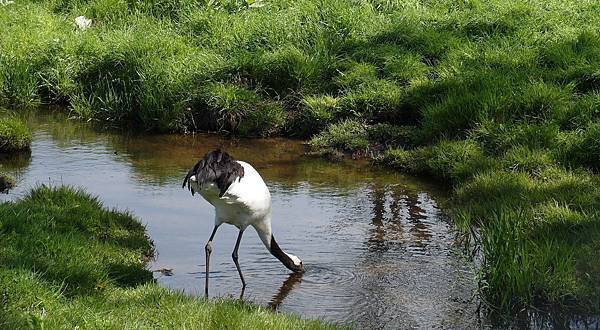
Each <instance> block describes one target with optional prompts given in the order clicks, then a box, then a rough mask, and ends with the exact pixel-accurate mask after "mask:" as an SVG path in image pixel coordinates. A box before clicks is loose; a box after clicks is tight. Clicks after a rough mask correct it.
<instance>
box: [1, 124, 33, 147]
mask: <svg viewBox="0 0 600 330" xmlns="http://www.w3.org/2000/svg"><path fill="white" fill-rule="evenodd" d="M30 146H31V132H30V131H29V128H27V126H25V124H24V123H23V122H22V121H21V120H19V119H17V118H0V152H14V151H19V150H23V149H29V148H30Z"/></svg>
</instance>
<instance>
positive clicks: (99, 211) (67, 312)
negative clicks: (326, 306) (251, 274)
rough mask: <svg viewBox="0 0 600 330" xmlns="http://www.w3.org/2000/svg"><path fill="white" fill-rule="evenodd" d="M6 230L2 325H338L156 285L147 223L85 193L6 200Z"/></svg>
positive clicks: (39, 192)
mask: <svg viewBox="0 0 600 330" xmlns="http://www.w3.org/2000/svg"><path fill="white" fill-rule="evenodd" d="M0 236H1V237H2V240H0V266H1V267H0V288H1V289H0V297H1V300H0V327H2V328H12V329H14V328H35V329H43V328H50V329H63V328H74V327H77V328H85V329H98V328H111V329H117V328H173V327H175V328H203V329H222V328H232V329H242V328H244V329H246V328H250V329H264V328H271V329H275V328H277V329H279V328H282V329H292V328H293V329H296V328H307V329H321V328H332V326H330V325H326V324H323V323H320V322H317V321H305V320H300V319H299V318H296V317H292V316H286V315H278V314H275V313H273V312H271V311H269V310H267V309H265V308H262V307H258V306H254V305H251V304H248V303H245V302H241V301H234V300H221V299H220V300H213V301H210V302H207V301H205V300H203V299H198V298H194V297H190V296H186V295H184V294H182V293H179V292H174V291H171V290H168V289H165V288H162V287H159V286H158V285H157V284H156V283H154V282H153V281H152V273H151V272H150V271H148V270H147V269H146V268H145V263H146V260H147V259H148V258H149V257H150V256H151V254H152V243H151V241H150V240H149V238H148V237H147V236H146V233H145V229H144V227H143V226H142V225H141V224H140V222H139V221H138V220H137V219H135V218H134V217H133V216H132V215H130V214H128V213H122V212H117V211H109V210H107V209H105V208H103V207H102V205H101V204H100V202H99V201H98V200H97V199H96V198H93V197H90V196H89V195H87V194H86V193H84V192H82V191H80V190H76V189H72V188H68V187H57V188H49V187H46V186H41V187H38V188H35V189H34V190H32V191H31V192H30V193H29V194H28V195H27V196H25V197H24V198H23V199H21V200H19V201H16V202H6V203H3V204H0Z"/></svg>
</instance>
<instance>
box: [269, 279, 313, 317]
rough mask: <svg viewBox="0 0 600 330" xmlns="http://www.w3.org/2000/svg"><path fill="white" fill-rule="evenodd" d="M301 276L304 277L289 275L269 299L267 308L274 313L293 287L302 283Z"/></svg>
mask: <svg viewBox="0 0 600 330" xmlns="http://www.w3.org/2000/svg"><path fill="white" fill-rule="evenodd" d="M302 275H304V273H291V274H290V275H289V276H288V278H287V279H286V280H285V281H283V284H281V287H280V288H279V290H277V293H276V294H275V295H274V296H273V298H271V301H269V303H268V304H267V306H268V307H269V308H270V309H272V310H274V311H276V310H277V309H278V308H279V306H280V305H281V303H282V302H283V301H284V300H285V298H286V297H287V296H288V295H289V294H290V292H291V291H292V290H293V289H294V287H295V286H296V285H297V284H298V283H300V282H301V281H302Z"/></svg>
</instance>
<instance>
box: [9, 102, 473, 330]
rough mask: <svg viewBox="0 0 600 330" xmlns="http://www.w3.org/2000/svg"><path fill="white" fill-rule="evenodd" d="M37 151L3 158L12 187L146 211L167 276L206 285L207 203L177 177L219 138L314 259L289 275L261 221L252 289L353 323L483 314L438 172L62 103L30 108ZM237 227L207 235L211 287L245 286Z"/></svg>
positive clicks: (288, 242) (413, 324) (248, 254)
mask: <svg viewBox="0 0 600 330" xmlns="http://www.w3.org/2000/svg"><path fill="white" fill-rule="evenodd" d="M28 121H29V123H30V126H31V127H32V128H33V131H34V141H33V145H32V152H31V156H30V157H29V155H20V156H18V157H12V158H5V159H0V164H2V167H1V168H0V169H2V170H5V171H7V172H9V173H11V174H13V175H14V176H15V177H16V179H17V184H18V187H17V188H16V189H14V190H13V191H11V192H10V193H9V194H8V195H1V196H0V201H4V200H14V199H16V198H19V197H20V196H22V195H23V194H25V193H26V192H27V191H29V190H30V189H31V188H32V187H34V186H35V185H38V184H43V183H45V184H52V185H58V184H69V185H75V186H83V187H85V188H86V189H87V190H88V191H89V192H91V193H92V194H95V195H98V196H100V198H101V200H102V201H103V202H104V203H105V205H107V206H110V207H116V208H118V209H128V210H131V211H132V212H133V213H134V214H135V215H136V216H138V217H139V218H140V219H141V221H142V222H143V223H145V224H146V225H147V229H148V232H149V234H150V237H151V238H152V239H153V240H154V243H155V245H156V251H157V252H158V254H157V258H156V261H155V262H153V263H152V264H151V265H149V267H150V269H152V270H158V269H172V275H171V276H166V275H164V274H163V273H161V272H155V277H156V278H157V280H158V282H159V283H160V284H162V285H164V286H167V287H170V288H174V289H179V290H183V291H185V292H187V293H189V294H192V295H202V294H203V290H204V282H203V279H204V272H203V270H204V244H205V243H206V240H207V239H208V237H209V235H210V232H211V230H212V226H213V216H214V213H213V209H212V206H211V205H210V204H208V203H207V202H205V201H204V200H202V199H201V197H199V196H198V195H196V196H195V197H192V196H191V195H190V193H189V192H188V191H187V190H184V189H181V181H182V178H183V177H184V175H185V173H186V172H187V170H188V169H189V168H190V167H191V166H192V165H193V164H194V163H195V162H196V161H197V159H198V158H199V157H201V156H202V155H203V154H204V153H205V152H207V151H209V150H211V149H214V148H217V147H221V148H223V149H225V150H226V151H228V152H229V153H231V154H232V155H233V156H234V157H236V158H238V159H242V160H245V161H248V162H249V163H251V164H253V165H254V166H255V167H256V168H257V169H258V171H259V172H260V173H261V175H262V176H263V178H264V179H265V182H267V184H268V186H269V188H270V190H271V194H272V196H273V232H274V235H275V236H276V238H277V241H278V242H279V244H280V245H281V246H282V248H283V249H284V250H285V251H287V252H289V253H292V254H295V255H298V256H299V257H300V258H301V259H302V260H303V262H304V265H305V267H306V273H305V274H304V275H302V276H297V275H290V273H289V271H288V270H287V269H286V268H284V267H283V266H282V265H281V264H280V263H279V262H278V261H277V260H276V259H275V258H273V257H272V256H271V255H270V254H269V253H268V252H267V251H266V249H265V248H264V246H263V245H262V243H261V242H260V240H259V238H258V236H257V235H256V233H255V232H254V231H253V230H251V229H250V230H248V231H247V232H246V234H245V235H244V238H243V240H242V244H241V247H240V264H241V267H242V270H243V272H244V275H245V277H246V281H247V283H248V287H247V288H246V290H245V295H244V299H247V300H250V301H253V302H256V303H258V304H261V305H269V306H271V307H273V308H275V309H277V310H280V311H283V312H291V313H296V314H298V315H301V316H302V317H307V318H322V319H325V320H330V321H336V322H344V323H350V324H352V325H354V326H355V327H357V328H369V329H370V328H390V329H397V328H400V329H408V328H474V327H479V326H481V324H479V323H478V319H479V317H478V315H477V313H476V309H477V305H476V302H475V300H474V299H472V295H473V293H474V289H475V281H474V276H473V274H472V271H471V267H472V266H471V265H470V264H469V263H468V262H466V261H465V260H464V259H463V258H462V257H461V255H460V253H459V252H457V250H456V249H454V248H453V242H454V241H453V234H452V231H451V226H450V225H449V222H448V221H447V219H446V218H445V217H444V215H443V213H442V212H441V210H440V208H439V206H438V200H439V199H440V198H443V196H444V194H443V193H442V192H440V191H438V190H436V188H435V186H432V185H430V184H427V183H425V182H422V181H418V180H416V179H414V178H410V177H406V176H403V175H400V174H398V173H395V172H390V171H385V170H382V169H377V168H374V167H371V166H367V164H364V163H360V162H355V161H351V162H340V163H333V162H328V161H325V160H321V159H315V158H311V157H307V156H304V153H305V151H306V150H305V147H304V146H303V145H302V144H301V143H300V142H298V141H291V140H285V139H260V140H230V139H224V138H218V137H214V136H204V135H201V136H182V135H160V136H145V135H142V136H139V135H137V136H136V135H123V134H109V133H97V132H95V131H94V130H92V129H90V127H89V126H87V125H85V124H82V123H78V122H75V121H66V120H65V118H64V117H63V116H61V115H58V114H46V115H36V116H32V117H31V118H28ZM236 237H237V229H236V228H235V227H232V226H227V225H224V226H221V228H219V231H218V232H217V235H216V237H215V240H214V242H213V254H212V257H211V283H210V292H211V296H213V297H214V296H230V295H231V296H238V295H239V293H240V289H241V288H240V286H241V285H240V280H239V278H238V274H237V272H236V270H235V266H234V264H233V262H232V260H231V252H232V250H233V246H234V244H235V239H236Z"/></svg>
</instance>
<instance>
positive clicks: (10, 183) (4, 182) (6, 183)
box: [0, 172, 16, 193]
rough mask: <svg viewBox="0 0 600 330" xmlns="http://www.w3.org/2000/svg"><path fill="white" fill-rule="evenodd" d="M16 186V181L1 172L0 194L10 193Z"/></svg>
mask: <svg viewBox="0 0 600 330" xmlns="http://www.w3.org/2000/svg"><path fill="white" fill-rule="evenodd" d="M15 185H16V182H15V179H13V178H12V177H11V176H9V175H8V174H5V173H2V172H0V193H3V192H8V191H9V190H10V189H12V188H14V186H15Z"/></svg>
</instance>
